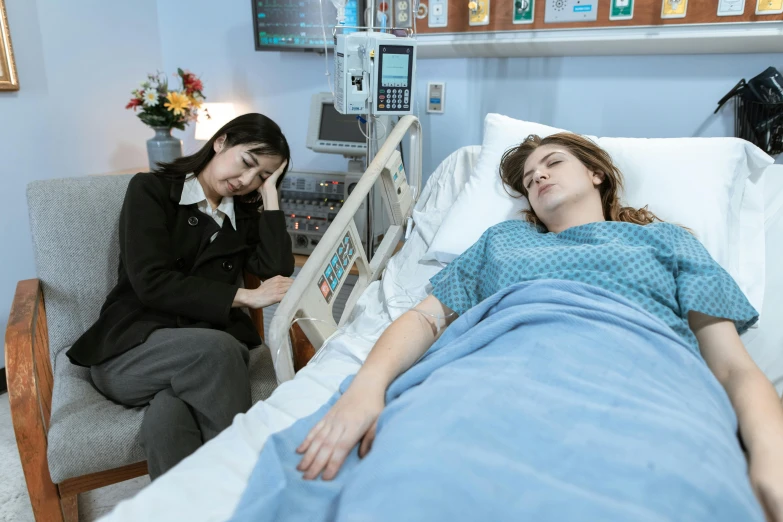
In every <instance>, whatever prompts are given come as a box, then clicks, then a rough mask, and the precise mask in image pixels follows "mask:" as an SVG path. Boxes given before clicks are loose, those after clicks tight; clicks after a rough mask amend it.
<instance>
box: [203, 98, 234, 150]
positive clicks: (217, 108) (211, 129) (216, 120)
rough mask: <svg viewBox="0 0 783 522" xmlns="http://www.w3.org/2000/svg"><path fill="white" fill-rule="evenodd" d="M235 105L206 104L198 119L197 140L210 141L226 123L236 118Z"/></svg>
mask: <svg viewBox="0 0 783 522" xmlns="http://www.w3.org/2000/svg"><path fill="white" fill-rule="evenodd" d="M236 115H237V114H236V110H235V109H234V104H233V103H204V104H202V105H201V110H199V111H198V119H196V135H195V139H197V140H201V141H208V140H209V139H210V138H212V136H214V135H215V133H216V132H217V131H219V130H220V128H221V127H222V126H223V125H225V124H226V123H228V122H230V121H231V120H233V119H234V118H236Z"/></svg>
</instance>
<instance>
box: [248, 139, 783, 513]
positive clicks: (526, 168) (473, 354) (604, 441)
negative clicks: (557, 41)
mask: <svg viewBox="0 0 783 522" xmlns="http://www.w3.org/2000/svg"><path fill="white" fill-rule="evenodd" d="M501 175H502V176H503V180H504V182H505V183H506V184H507V185H509V186H510V187H512V188H513V189H515V190H517V191H518V192H520V193H522V194H523V195H524V196H525V197H527V198H528V200H529V202H530V206H531V211H529V213H528V220H527V222H522V221H508V222H505V223H501V224H499V225H497V226H495V227H493V228H491V229H490V230H488V231H487V232H486V233H485V234H484V235H483V236H482V238H481V239H480V240H479V241H478V242H477V243H476V244H475V245H474V246H473V247H471V248H470V249H469V250H468V251H467V252H465V253H464V254H463V255H462V256H460V257H459V258H458V259H457V260H455V261H454V262H453V263H451V264H450V265H449V266H448V267H447V268H445V269H444V270H442V271H441V272H440V273H438V274H437V275H436V276H435V277H434V278H433V279H432V280H431V282H432V285H433V292H432V295H431V296H430V297H428V298H427V299H425V300H424V301H423V302H422V303H420V304H419V305H418V306H417V307H415V308H414V309H413V310H411V311H410V312H408V313H406V314H403V315H402V316H401V317H400V318H398V319H397V320H396V321H395V322H394V323H392V325H391V326H390V327H389V328H388V329H387V330H386V331H385V332H384V334H383V335H382V336H381V338H380V339H379V340H378V342H377V343H376V345H375V347H374V348H373V350H372V352H371V353H370V355H369V356H368V358H367V360H366V362H365V364H364V366H363V367H362V368H361V370H360V371H359V372H358V373H357V374H356V375H355V376H352V377H349V378H348V379H347V380H346V382H345V383H343V385H342V386H341V390H340V393H338V394H336V395H335V396H334V397H333V398H332V400H331V401H329V403H327V404H326V405H325V406H324V407H323V408H321V410H319V411H318V412H316V413H315V414H314V415H312V416H310V417H307V418H305V419H302V420H300V421H298V422H297V423H295V424H294V425H293V426H292V427H291V428H289V429H288V430H285V431H283V432H280V433H277V434H275V435H273V436H272V437H270V439H269V440H268V441H267V443H266V445H265V447H264V450H263V451H262V453H261V456H260V458H259V461H258V463H257V465H256V468H255V470H254V472H253V475H252V476H251V479H250V482H249V485H248V488H247V490H246V491H245V494H244V495H243V498H242V500H241V501H240V504H239V506H238V508H237V511H236V513H235V515H234V518H235V519H236V520H270V521H272V520H307V521H311V520H361V521H366V520H493V521H495V520H514V521H516V520H553V521H555V520H556V521H563V520H602V521H607V520H635V521H636V520H726V521H736V520H763V518H764V515H765V513H766V515H767V516H768V517H769V518H770V519H773V520H783V517H782V516H781V513H783V510H782V509H781V505H782V503H781V498H783V451H781V449H782V448H783V446H782V445H781V441H783V411H781V407H780V403H779V401H778V398H777V396H776V394H775V391H774V389H773V388H772V386H771V385H770V383H769V382H768V381H767V380H766V378H765V377H764V376H763V374H762V373H761V372H760V370H759V369H758V368H757V367H756V366H755V364H754V363H753V362H752V360H751V359H750V357H749V356H748V354H747V352H746V351H745V349H744V347H743V345H742V343H741V341H740V339H739V336H738V332H742V331H743V330H744V329H746V328H748V327H749V326H750V325H752V324H753V323H754V322H755V321H756V320H757V318H758V317H757V313H756V311H755V310H754V309H753V307H752V306H751V305H750V304H749V303H748V301H747V300H746V299H745V297H744V295H743V294H742V292H741V291H740V290H739V288H738V287H737V285H736V284H735V283H734V281H733V280H732V279H731V277H730V276H729V275H728V274H727V273H726V272H725V271H723V269H722V268H720V266H719V265H718V264H717V263H715V262H714V261H713V260H712V259H711V257H710V256H709V254H708V253H707V252H706V250H705V249H704V248H703V247H702V245H701V244H700V243H699V242H698V240H697V239H696V238H695V237H693V236H692V235H691V234H690V233H689V232H688V231H687V230H685V229H683V228H681V227H678V226H676V225H673V224H668V223H661V222H660V221H659V220H658V219H657V218H656V217H655V216H654V215H653V214H652V213H650V212H648V211H647V210H645V209H641V210H636V209H631V208H627V207H621V206H620V203H619V201H618V198H617V192H618V189H619V188H620V186H621V184H622V177H621V174H620V173H619V172H618V171H617V169H616V168H615V167H614V165H613V164H612V162H611V158H609V156H608V155H607V154H606V153H605V152H604V151H602V150H601V149H600V148H598V147H597V146H595V145H594V144H593V143H592V142H590V141H588V140H585V139H584V138H581V137H579V136H575V135H570V134H559V135H554V136H550V137H548V138H545V139H544V140H541V139H539V138H537V137H532V136H531V137H530V138H528V139H527V140H526V141H525V142H524V143H522V144H521V145H520V146H519V147H517V148H515V149H512V150H510V151H508V152H507V153H506V155H505V156H504V158H503V162H502V164H501ZM673 190H676V187H673ZM457 316H459V318H458V319H456V321H454V322H453V324H451V326H450V327H449V328H448V329H447V330H446V331H445V332H443V329H444V327H445V326H446V325H447V324H448V323H451V322H452V321H453V320H454V319H455V318H456V317H457ZM441 334H442V335H441ZM425 352H426V353H425ZM422 356H423V357H422ZM414 363H415V364H414ZM705 363H706V364H705ZM738 425H739V432H740V435H741V438H742V442H744V445H745V447H746V448H747V451H748V454H749V462H750V466H748V464H747V462H746V459H745V455H744V454H743V452H742V449H741V447H740V443H739V440H738V439H737V427H738ZM357 445H358V451H357ZM319 476H320V477H321V478H322V480H313V479H317V478H318V477H319ZM754 493H755V495H754ZM757 498H758V499H759V500H761V502H759V501H758V500H757Z"/></svg>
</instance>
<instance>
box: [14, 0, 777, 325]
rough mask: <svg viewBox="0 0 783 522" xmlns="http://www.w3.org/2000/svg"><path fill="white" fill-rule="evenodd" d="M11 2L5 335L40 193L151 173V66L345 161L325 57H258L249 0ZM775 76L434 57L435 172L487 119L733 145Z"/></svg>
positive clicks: (332, 165) (613, 62)
mask: <svg viewBox="0 0 783 522" xmlns="http://www.w3.org/2000/svg"><path fill="white" fill-rule="evenodd" d="M62 5H67V7H62ZM6 6H7V8H8V11H9V13H8V15H9V21H10V24H11V31H12V37H13V39H14V48H15V51H16V55H17V62H18V63H17V65H18V67H19V75H20V77H21V81H22V90H21V91H20V92H19V93H15V94H7V93H6V94H0V118H1V121H2V125H0V158H2V159H3V161H2V162H0V165H3V166H4V167H3V171H2V172H1V173H0V174H2V179H3V182H4V183H5V184H4V188H5V189H6V190H7V194H8V198H7V201H10V207H6V208H5V210H6V211H7V214H6V216H5V219H3V220H2V224H1V225H0V227H2V228H1V229H0V230H2V235H0V240H2V241H3V244H4V245H6V247H5V248H3V249H2V250H0V266H1V267H2V271H1V272H0V328H2V329H3V330H4V329H5V320H6V318H7V316H8V310H9V308H10V303H11V299H12V296H13V291H14V287H15V285H16V282H17V280H19V279H23V278H27V277H33V276H34V271H33V265H32V263H33V260H32V253H31V247H30V240H29V232H28V224H27V217H26V212H27V210H26V205H25V200H24V187H25V185H26V184H27V183H28V182H29V181H30V180H33V179H40V178H45V177H53V176H71V175H81V174H86V173H97V172H104V171H109V170H115V169H121V168H128V167H133V166H137V165H143V164H144V163H145V162H146V157H145V152H144V140H146V138H147V137H148V134H149V132H148V131H147V130H146V129H145V128H144V127H143V126H142V125H141V124H140V123H139V122H138V121H137V119H135V118H134V117H133V116H132V115H131V114H130V113H128V112H127V111H125V110H124V109H123V107H124V104H125V101H126V98H127V95H128V91H129V89H131V88H132V87H134V86H135V84H136V83H137V82H138V81H140V80H141V78H142V77H143V76H144V74H145V73H146V72H147V71H152V70H154V69H156V68H161V67H162V68H163V69H164V70H165V71H167V72H171V71H173V70H174V69H175V68H176V67H183V68H188V69H190V70H192V71H194V72H196V73H197V74H199V75H201V77H202V79H203V80H204V84H205V93H206V95H207V96H208V98H209V99H208V101H215V102H221V101H231V102H234V103H236V104H237V106H238V108H239V109H240V111H243V110H244V111H251V110H252V111H257V112H263V113H265V114H267V115H268V116H270V117H271V118H273V119H274V120H276V121H277V122H278V123H279V124H280V125H281V127H282V128H283V130H284V132H285V133H286V135H287V136H288V138H289V141H290V143H291V145H292V149H293V154H294V165H295V167H296V168H299V169H318V170H328V169H340V168H343V167H344V165H345V160H343V158H341V157H339V156H332V155H323V154H315V153H312V152H311V151H309V150H307V149H306V148H305V134H306V130H307V119H308V114H309V101H310V95H311V94H312V93H314V92H318V91H325V90H327V87H326V77H325V75H324V60H323V57H322V56H319V55H313V54H303V53H268V52H265V53H259V52H255V51H254V49H253V39H252V31H253V28H252V16H251V12H250V3H249V2H247V1H244V0H242V1H234V2H215V1H214V0H209V1H207V0H188V1H186V0H159V1H157V2H156V1H154V0H141V1H140V2H136V3H135V4H134V7H133V9H129V8H128V6H127V5H125V4H116V5H115V3H114V2H98V1H97V0H93V1H88V0H81V1H72V2H68V3H65V4H63V3H61V2H55V1H54V0H31V1H24V2H22V1H14V0H11V1H10V2H6ZM769 65H775V66H776V67H778V68H780V69H781V70H783V54H774V55H720V56H678V57H669V56H666V57H659V56H647V57H636V56H629V57H598V58H588V57H585V58H533V59H522V58H516V59H491V60H480V59H454V60H421V61H420V62H419V66H418V73H419V78H418V80H419V85H420V88H419V90H418V91H417V92H418V94H419V97H420V99H423V94H424V86H425V85H426V82H427V81H433V80H437V81H445V82H446V114H442V115H428V114H426V113H424V112H423V111H424V107H423V105H422V107H421V108H420V109H421V113H420V117H421V119H422V123H423V126H424V129H425V136H424V160H425V175H427V174H428V173H429V172H430V171H432V169H434V168H435V167H436V166H437V164H438V163H439V162H440V161H441V160H442V159H443V158H445V157H446V156H447V155H448V154H449V153H450V152H452V151H453V150H455V149H456V148H458V147H460V146H462V145H470V144H478V143H481V128H482V122H483V117H484V115H485V114H486V113H487V112H502V113H504V114H508V115H509V116H514V117H518V118H526V119H531V120H536V121H540V122H542V123H547V124H550V125H555V126H559V127H563V128H567V129H570V130H574V131H577V132H585V133H590V134H597V135H613V136H649V137H657V136H722V135H731V134H732V123H731V121H732V120H731V114H730V112H729V111H726V112H724V113H723V114H721V115H719V116H712V111H713V109H714V108H715V103H716V102H717V100H718V99H719V98H720V97H721V96H722V95H723V94H724V93H725V92H726V91H728V90H729V89H730V88H731V87H732V86H733V85H734V84H735V83H736V82H737V81H738V80H739V78H742V77H746V78H749V77H751V76H753V75H755V74H757V73H758V72H760V71H762V70H763V69H764V68H766V67H767V66H769ZM330 68H331V67H330ZM178 134H179V135H180V137H183V138H184V139H185V147H186V150H188V151H190V150H194V148H195V147H197V146H198V145H199V143H198V142H195V141H194V140H193V139H192V135H193V129H192V128H189V129H188V130H187V131H185V132H184V133H178ZM16 216H18V218H17V217H16ZM11 244H13V245H14V246H13V247H10V245H11Z"/></svg>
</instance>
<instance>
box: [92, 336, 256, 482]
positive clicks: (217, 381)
mask: <svg viewBox="0 0 783 522" xmlns="http://www.w3.org/2000/svg"><path fill="white" fill-rule="evenodd" d="M248 360H249V353H248V349H247V346H245V345H244V344H242V343H240V342H239V341H237V340H236V339H235V338H234V337H233V336H232V335H230V334H227V333H226V332H221V331H219V330H209V329H205V328H167V329H162V330H156V331H155V332H153V333H152V335H150V337H149V338H148V339H147V341H146V342H144V343H143V344H141V345H139V346H137V347H135V348H133V349H131V350H129V351H127V352H125V353H123V354H122V355H119V356H117V357H114V358H112V359H109V360H108V361H106V362H104V363H102V364H100V365H97V366H93V367H91V368H90V374H91V376H92V381H93V383H94V384H95V386H96V387H97V388H98V390H100V391H101V393H103V394H104V395H106V396H107V397H108V398H110V399H112V400H114V401H115V402H118V403H120V404H124V405H126V406H145V405H147V404H149V408H147V411H146V412H145V413H144V419H143V421H142V425H141V444H142V446H143V447H144V452H145V453H146V454H147V465H148V467H149V473H150V477H151V478H152V480H155V479H156V478H157V477H159V476H160V475H162V474H163V473H165V472H166V471H167V470H168V469H170V468H172V467H173V466H174V465H176V464H177V463H178V462H179V461H181V460H182V459H184V458H185V457H187V456H188V455H190V454H191V453H193V452H194V451H196V450H197V449H198V448H199V447H200V446H201V445H202V444H203V443H205V442H206V441H208V440H210V439H212V438H213V437H215V436H216V435H217V434H218V433H220V432H221V431H223V430H224V429H225V428H227V427H228V426H229V425H230V424H231V422H232V420H233V418H234V416H235V415H236V414H238V413H244V412H246V411H247V410H248V409H250V402H251V401H250V379H249V376H248V369H247V364H248Z"/></svg>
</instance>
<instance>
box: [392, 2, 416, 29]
mask: <svg viewBox="0 0 783 522" xmlns="http://www.w3.org/2000/svg"><path fill="white" fill-rule="evenodd" d="M411 5H413V0H395V2H394V26H395V27H413V20H412V18H413V17H412V16H411Z"/></svg>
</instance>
